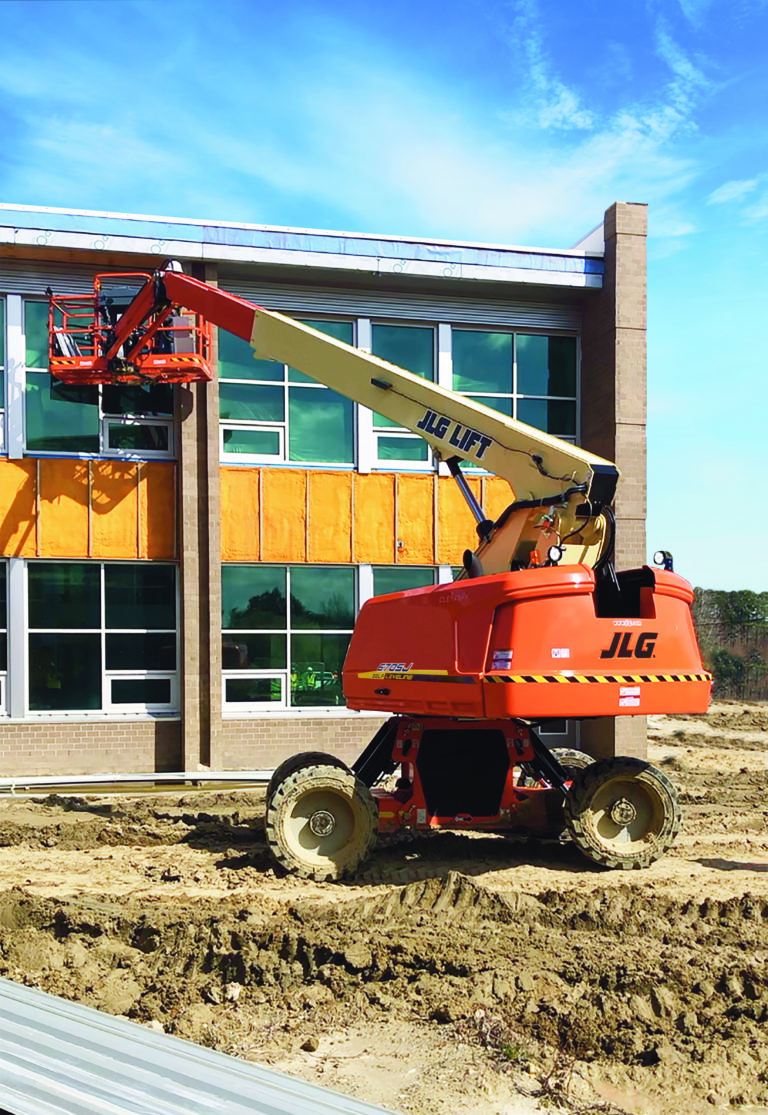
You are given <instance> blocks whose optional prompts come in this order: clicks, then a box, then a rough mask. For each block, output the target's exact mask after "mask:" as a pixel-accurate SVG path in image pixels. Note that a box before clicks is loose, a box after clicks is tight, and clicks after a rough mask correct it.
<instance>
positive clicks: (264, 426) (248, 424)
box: [218, 313, 359, 470]
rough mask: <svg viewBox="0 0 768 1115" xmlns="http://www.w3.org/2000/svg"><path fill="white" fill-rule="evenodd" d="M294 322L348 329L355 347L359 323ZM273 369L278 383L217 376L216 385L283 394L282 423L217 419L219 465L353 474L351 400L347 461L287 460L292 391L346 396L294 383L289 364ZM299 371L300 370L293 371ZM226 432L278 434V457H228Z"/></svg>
mask: <svg viewBox="0 0 768 1115" xmlns="http://www.w3.org/2000/svg"><path fill="white" fill-rule="evenodd" d="M291 316H292V317H293V318H294V319H295V320H297V321H301V322H306V324H307V325H312V324H313V323H314V322H317V323H318V324H323V323H329V324H343V325H349V326H351V330H352V342H351V343H352V344H353V345H355V344H356V342H357V338H358V319H356V318H350V317H345V316H344V315H343V314H340V315H331V316H328V315H320V314H316V315H312V316H310V315H306V314H304V313H302V314H301V316H300V317H299V314H298V313H294V314H292V315H291ZM274 364H275V367H276V368H282V371H283V374H282V378H280V379H259V378H257V377H254V378H252V379H248V378H245V377H242V376H240V377H237V376H227V375H221V373H219V377H218V383H219V384H222V383H234V384H239V385H241V386H242V385H243V384H245V385H247V386H251V387H273V388H274V387H281V388H282V392H283V419H282V421H275V420H274V419H265V420H263V421H262V420H260V419H243V418H221V417H220V418H219V461H220V463H221V464H222V465H237V464H239V465H254V464H256V465H260V464H272V465H281V466H285V467H293V468H319V469H323V468H324V469H328V468H332V469H339V470H352V469H354V468H355V467H356V463H357V460H358V456H359V448H358V431H357V423H356V421H355V408H356V406H357V404H356V403H355V402H354V400H349V401H350V403H351V406H352V423H351V435H352V438H351V449H350V460H349V461H334V460H324V461H292V460H291V459H290V452H291V416H290V406H291V395H290V393H291V388H309V389H311V390H315V391H331V392H332V393H333V394H334V395H338V396H340V397H341V398H342V399H346V398H347V396H345V395H341V393H340V392H338V391H334V390H333V388H331V387H326V385H325V384H324V383H319V382H315V381H312V380H311V378H308V381H304V380H302V381H301V382H297V381H294V380H292V379H291V368H290V365H288V364H281V363H280V361H277V360H276V361H274ZM296 371H300V369H296ZM227 430H266V431H269V432H273V431H275V432H277V433H278V435H279V452H278V453H277V454H271V453H228V452H227V450H226V448H225V446H224V433H225V431H227Z"/></svg>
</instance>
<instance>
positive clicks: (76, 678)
mask: <svg viewBox="0 0 768 1115" xmlns="http://www.w3.org/2000/svg"><path fill="white" fill-rule="evenodd" d="M27 598H28V608H27V614H28V628H29V709H30V711H31V712H52V711H53V712H55V711H67V712H89V711H109V710H118V709H122V710H127V709H132V710H145V711H146V710H157V711H166V712H170V711H174V708H175V706H176V687H177V676H176V670H177V644H176V570H175V567H174V566H172V565H161V564H155V563H141V564H137V563H131V564H129V563H127V562H126V563H121V564H117V563H114V564H105V565H102V564H98V563H96V562H30V563H29V564H28V566H27Z"/></svg>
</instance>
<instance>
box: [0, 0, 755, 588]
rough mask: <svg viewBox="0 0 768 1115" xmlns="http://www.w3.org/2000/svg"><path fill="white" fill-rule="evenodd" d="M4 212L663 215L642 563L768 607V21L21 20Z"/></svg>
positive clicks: (75, 3) (386, 228)
mask: <svg viewBox="0 0 768 1115" xmlns="http://www.w3.org/2000/svg"><path fill="white" fill-rule="evenodd" d="M0 42H2V50H0V136H2V143H0V201H5V202H12V203H19V204H27V205H51V206H62V207H67V208H73V209H74V208H77V209H96V210H108V211H118V212H130V213H151V214H158V215H163V216H175V217H189V218H199V219H202V218H208V219H215V220H224V221H246V222H254V223H259V224H267V225H289V226H298V227H303V228H307V227H309V228H328V229H335V230H343V231H349V232H373V233H381V234H394V235H398V234H399V235H405V236H415V237H434V238H441V239H468V240H475V241H489V242H493V243H503V244H513V245H521V246H535V247H553V248H564V247H569V246H571V245H573V244H575V243H576V242H577V241H579V240H580V239H581V238H582V237H583V236H584V234H585V233H587V232H588V231H589V230H590V229H592V228H594V226H595V225H597V224H599V223H600V222H601V221H602V215H603V212H604V210H605V209H606V208H607V207H608V206H609V205H610V204H611V203H612V202H614V201H632V202H646V203H647V204H648V206H649V238H648V298H649V317H648V549H649V554H652V553H653V551H654V550H656V549H660V548H661V549H666V550H670V551H672V553H673V554H674V556H675V568H676V570H677V571H678V572H680V573H681V574H682V575H683V576H685V577H686V578H687V579H689V580H690V581H692V582H693V583H694V584H695V585H699V586H702V587H707V588H722V589H752V590H754V591H767V590H768V508H767V507H766V495H765V494H764V493H763V492H762V489H761V487H760V484H761V480H760V477H761V475H762V474H761V472H760V470H761V468H766V470H767V471H768V429H767V428H766V427H767V426H768V389H767V388H766V382H767V381H768V368H766V357H765V355H764V353H763V347H762V343H761V340H762V336H761V334H762V331H763V327H762V326H760V322H761V321H764V320H765V319H764V318H763V314H766V309H767V302H768V299H767V295H768V281H767V279H766V273H767V272H768V250H767V249H768V66H767V65H766V48H767V47H768V0H578V2H576V0H473V3H471V4H467V3H462V2H459V0H440V2H437V0H388V2H387V3H386V4H383V3H381V0H377V2H376V3H370V2H369V0H354V2H352V0H323V2H322V3H309V2H305V3H294V2H293V0H282V2H281V3H279V4H276V3H274V0H270V2H269V3H266V2H265V0H215V2H213V0H205V2H202V3H201V2H197V0H163V2H162V3H158V2H156V0H150V2H146V0H0Z"/></svg>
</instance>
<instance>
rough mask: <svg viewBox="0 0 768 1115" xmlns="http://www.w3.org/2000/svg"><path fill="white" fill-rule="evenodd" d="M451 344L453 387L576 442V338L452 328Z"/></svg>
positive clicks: (475, 399)
mask: <svg viewBox="0 0 768 1115" xmlns="http://www.w3.org/2000/svg"><path fill="white" fill-rule="evenodd" d="M452 345H453V386H454V389H455V390H456V391H459V392H460V393H462V394H465V395H467V397H468V398H470V399H472V400H473V402H476V403H481V404H482V405H483V406H487V407H491V408H492V409H493V410H498V411H499V412H500V413H502V414H505V415H507V416H508V417H510V418H517V419H519V421H521V422H526V423H527V424H528V425H529V426H535V427H536V428H537V429H539V430H544V431H545V432H547V433H550V434H555V435H557V436H558V437H562V438H568V439H569V440H571V441H573V440H575V438H576V435H577V428H576V384H577V344H576V338H575V337H547V336H543V335H541V334H533V333H512V332H507V333H502V332H499V331H496V332H487V331H485V330H482V329H454V330H453V331H452ZM469 467H472V465H469Z"/></svg>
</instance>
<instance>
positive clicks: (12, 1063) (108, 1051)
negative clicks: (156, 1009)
mask: <svg viewBox="0 0 768 1115" xmlns="http://www.w3.org/2000/svg"><path fill="white" fill-rule="evenodd" d="M0 1081H1V1082H2V1083H1V1084H0V1104H2V1108H0V1110H2V1111H3V1112H7V1113H8V1115H214V1113H216V1115H382V1113H383V1112H385V1109H384V1108H381V1107H374V1106H373V1104H370V1103H365V1102H363V1101H362V1100H358V1099H354V1098H352V1097H349V1096H342V1095H340V1094H339V1093H337V1092H331V1091H329V1090H328V1089H327V1088H322V1087H320V1086H319V1085H317V1084H308V1083H305V1082H304V1081H301V1080H296V1079H294V1078H293V1077H290V1076H286V1075H285V1074H284V1073H281V1072H276V1071H275V1070H274V1069H267V1068H263V1067H261V1066H260V1065H254V1064H251V1063H250V1062H248V1061H240V1060H237V1059H236V1058H234V1057H228V1056H226V1055H225V1054H223V1053H215V1052H214V1051H213V1050H210V1049H206V1048H204V1047H203V1046H198V1045H194V1044H193V1043H192V1042H189V1041H183V1040H182V1039H181V1038H176V1037H172V1036H170V1035H168V1034H162V1033H156V1032H155V1031H153V1030H150V1029H148V1028H146V1027H144V1026H140V1025H137V1024H136V1023H133V1022H129V1021H127V1020H125V1019H121V1018H114V1017H113V1016H112V1015H109V1014H103V1013H101V1012H100V1011H96V1010H93V1009H92V1008H91V1007H84V1006H81V1005H80V1004H78V1003H70V1002H67V1001H66V1000H65V999H60V998H58V997H57V996H55V995H48V994H46V993H45V992H42V991H37V990H36V989H33V988H30V987H23V986H22V985H20V984H16V983H12V982H11V981H10V980H6V979H0ZM390 1115H393V1113H392V1112H390Z"/></svg>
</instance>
